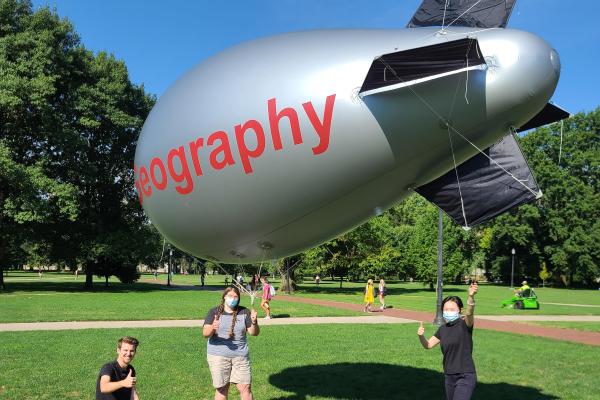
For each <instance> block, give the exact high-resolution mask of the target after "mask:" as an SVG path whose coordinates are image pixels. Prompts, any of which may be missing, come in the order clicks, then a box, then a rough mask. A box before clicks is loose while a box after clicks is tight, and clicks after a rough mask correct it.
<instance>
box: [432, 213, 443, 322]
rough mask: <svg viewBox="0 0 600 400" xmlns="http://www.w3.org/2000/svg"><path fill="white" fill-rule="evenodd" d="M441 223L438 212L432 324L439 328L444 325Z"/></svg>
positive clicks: (440, 215)
mask: <svg viewBox="0 0 600 400" xmlns="http://www.w3.org/2000/svg"><path fill="white" fill-rule="evenodd" d="M443 234H444V232H443V223H442V210H441V209H440V210H439V217H438V243H437V253H438V259H437V305H436V307H435V319H434V320H433V323H434V324H435V325H437V326H440V325H442V324H443V323H444V319H443V317H442V294H443V293H442V290H443V289H442V263H443V258H442V242H443Z"/></svg>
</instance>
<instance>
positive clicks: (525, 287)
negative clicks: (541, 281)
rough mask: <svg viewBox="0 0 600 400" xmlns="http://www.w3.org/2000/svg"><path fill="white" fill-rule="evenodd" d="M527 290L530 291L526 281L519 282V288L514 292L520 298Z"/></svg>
mask: <svg viewBox="0 0 600 400" xmlns="http://www.w3.org/2000/svg"><path fill="white" fill-rule="evenodd" d="M528 289H531V287H530V286H529V285H528V284H527V281H523V282H521V287H520V288H518V289H516V290H515V294H516V295H517V296H519V297H521V296H522V295H523V292H525V291H526V290H528Z"/></svg>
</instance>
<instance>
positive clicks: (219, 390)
mask: <svg viewBox="0 0 600 400" xmlns="http://www.w3.org/2000/svg"><path fill="white" fill-rule="evenodd" d="M239 302H240V291H239V290H238V289H237V288H236V287H231V286H229V287H227V288H225V290H224V291H223V295H222V296H221V304H219V305H218V306H217V307H214V308H212V309H211V310H209V312H208V314H207V315H206V318H205V319H204V326H203V327H202V334H203V336H204V337H205V338H207V339H208V343H207V345H206V358H207V361H208V367H209V369H210V374H211V376H212V381H213V386H214V388H215V397H214V398H215V400H226V399H227V397H228V394H229V386H230V383H235V384H236V386H237V388H238V390H239V391H240V395H241V398H242V400H252V399H253V395H252V387H251V383H252V374H251V366H250V357H249V351H248V343H247V339H246V334H249V335H252V336H258V334H259V332H260V328H259V326H258V319H257V313H256V310H252V311H250V310H248V309H247V308H245V307H242V306H240V304H239Z"/></svg>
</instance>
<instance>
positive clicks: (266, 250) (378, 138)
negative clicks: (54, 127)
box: [135, 28, 560, 263]
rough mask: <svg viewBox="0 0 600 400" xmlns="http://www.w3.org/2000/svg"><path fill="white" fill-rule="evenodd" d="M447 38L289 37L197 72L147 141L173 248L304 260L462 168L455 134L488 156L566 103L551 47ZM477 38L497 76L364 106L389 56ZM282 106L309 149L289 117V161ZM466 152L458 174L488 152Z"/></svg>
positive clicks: (508, 39) (150, 202)
mask: <svg viewBox="0 0 600 400" xmlns="http://www.w3.org/2000/svg"><path fill="white" fill-rule="evenodd" d="M437 31H438V30H437V29H431V28H421V29H403V30H337V31H311V32H301V33H293V34H286V35H281V36H277V37H271V38H266V39H260V40H256V41H252V42H249V43H244V44H241V45H238V46H236V47H233V48H231V49H229V50H227V51H225V52H223V53H221V54H218V55H217V56H215V57H212V58H210V59H208V60H206V61H205V62H203V63H202V64H200V65H198V66H197V67H195V68H194V69H192V70H191V71H189V72H188V73H187V74H185V75H184V76H183V77H182V78H180V79H179V80H178V81H177V82H176V83H175V84H174V85H173V86H172V87H171V88H170V89H169V90H168V91H167V92H166V93H165V94H164V96H163V97H161V98H160V100H159V101H158V102H157V104H156V106H155V107H154V109H153V110H152V112H151V113H150V115H149V117H148V119H147V120H146V123H145V125H144V128H143V131H142V134H141V135H140V139H139V142H138V147H137V151H136V157H135V168H136V180H137V185H136V186H137V189H138V192H141V194H142V195H141V201H142V205H143V207H144V209H145V211H146V212H147V214H148V215H149V217H150V219H151V221H152V223H153V224H155V226H156V227H157V228H158V229H159V230H160V232H161V233H163V234H164V235H165V237H166V238H167V239H168V240H169V241H170V242H171V243H173V244H174V245H176V246H177V247H179V248H181V249H182V250H184V251H186V252H189V253H191V254H194V255H196V256H198V257H202V258H213V259H217V260H219V261H224V262H244V263H247V262H252V261H260V260H263V259H264V260H267V259H274V258H280V257H284V256H288V255H291V254H295V253H298V252H300V251H302V250H304V249H306V248H309V247H312V246H315V245H317V244H319V243H322V242H324V241H326V240H328V239H331V238H333V237H335V236H337V235H339V234H341V233H343V232H345V231H347V230H349V229H351V228H353V227H355V226H357V225H359V224H360V223H362V222H364V221H365V220H367V219H368V218H370V217H371V216H373V215H376V214H379V213H381V212H382V210H385V209H387V208H389V207H391V206H392V205H393V204H394V203H395V202H397V201H399V200H400V199H402V198H403V197H405V196H406V195H408V194H409V193H410V191H409V190H407V188H410V187H415V186H418V185H422V184H425V183H427V182H429V181H431V180H433V179H435V178H437V177H439V176H441V175H442V174H444V173H445V172H447V171H449V170H450V169H451V168H453V161H452V153H451V151H450V145H449V141H448V131H447V125H446V124H448V123H449V124H451V125H452V127H454V128H455V129H456V130H458V131H459V132H461V134H463V135H465V136H466V137H468V138H469V140H471V141H472V142H474V143H475V144H476V145H477V146H479V147H480V148H485V147H487V146H489V145H491V144H492V143H494V142H495V141H496V140H498V139H500V138H501V137H502V136H504V135H505V134H506V133H507V131H508V128H509V127H511V126H515V127H518V126H520V125H522V124H523V123H525V122H526V121H528V120H529V119H530V118H531V117H533V116H534V115H535V114H536V113H537V112H538V111H540V110H541V109H542V108H543V106H544V105H545V104H546V103H547V102H548V100H549V99H550V97H551V96H552V93H553V92H554V89H555V87H556V84H557V81H558V77H559V74H560V60H559V59H558V55H557V53H556V52H555V51H554V50H553V49H552V48H551V47H550V46H549V45H548V44H547V43H546V42H544V41H543V40H542V39H540V38H539V37H537V36H535V35H533V34H531V33H527V32H523V31H517V30H507V29H488V30H481V31H473V30H472V29H471V28H454V29H452V32H447V33H446V34H444V35H439V34H437V33H436V32H437ZM466 36H468V37H474V38H477V39H478V41H479V45H480V48H481V51H482V53H483V56H484V57H485V59H486V63H487V68H485V69H481V70H476V71H469V72H468V73H460V74H455V75H451V76H447V77H444V78H439V79H436V80H432V81H428V82H423V83H419V84H416V85H413V86H409V87H406V88H402V89H398V90H392V91H387V92H384V93H377V94H373V95H370V96H364V97H359V96H358V95H357V93H358V90H359V88H360V86H361V85H362V82H363V80H364V78H365V76H366V74H367V71H368V69H369V67H370V65H371V62H372V61H373V59H374V58H375V57H377V56H379V55H382V54H385V53H390V52H394V51H401V50H406V49H410V48H415V47H421V46H426V45H430V44H435V43H441V42H444V41H450V40H457V39H460V38H463V37H466ZM333 95H335V99H334V101H333V102H331V100H332V96H333ZM328 96H329V100H330V101H329V106H327V102H326V99H327V98H328ZM270 99H275V110H276V112H280V111H281V110H282V109H284V108H288V107H289V108H293V110H294V111H295V112H296V114H297V116H298V121H299V127H300V132H301V142H299V141H298V140H297V139H298V138H296V143H295V142H294V140H293V137H292V130H291V127H290V126H291V124H290V121H289V119H288V118H286V117H283V118H281V119H280V120H279V121H278V124H277V126H278V127H279V130H280V137H281V148H280V149H279V150H275V148H276V147H277V146H276V145H275V144H274V143H275V141H276V140H274V139H273V130H272V129H271V127H270V123H269V110H268V101H269V100H270ZM467 100H468V103H467ZM309 102H310V105H308V106H307V107H305V106H303V104H305V103H309ZM311 107H312V109H311ZM328 107H329V108H328ZM311 111H312V120H311ZM327 111H329V113H330V116H331V126H330V129H329V130H328V129H327V127H326V125H327V124H326V116H327ZM315 118H316V119H315ZM247 121H255V122H251V123H250V125H247V127H248V126H251V127H253V128H256V127H257V125H256V123H258V124H260V127H261V128H262V130H263V132H264V149H263V150H262V151H258V150H260V149H261V147H262V145H261V141H260V140H259V138H260V136H261V135H260V134H259V133H257V132H256V130H255V129H253V128H248V129H246V130H242V126H243V125H244V124H245V123H246V122H247ZM236 126H238V130H239V132H242V134H241V136H240V135H237V136H236V128H235V127H236ZM216 131H223V132H225V134H226V136H227V138H228V141H229V148H230V149H231V156H232V159H233V162H234V163H233V164H227V165H225V166H224V167H223V168H222V169H215V168H213V166H212V165H211V163H210V159H211V154H212V156H213V157H216V158H215V159H214V161H216V165H217V164H218V162H219V161H223V160H224V159H225V153H223V152H222V151H221V152H220V153H218V154H217V150H216V148H217V147H219V148H220V150H223V149H224V148H225V147H226V146H225V145H224V144H223V141H222V140H221V139H219V140H215V141H214V142H213V143H212V145H208V143H207V142H208V138H209V137H210V136H211V135H212V134H213V132H216ZM239 132H238V133H239ZM223 136H224V134H221V136H220V137H221V138H222V137H223ZM217 137H219V136H218V135H217V136H214V137H213V139H214V138H217ZM199 138H202V139H203V145H202V146H201V147H199V148H198V149H196V148H194V149H192V148H191V146H190V145H189V143H190V142H195V141H197V140H198V139H199ZM327 139H328V140H329V141H328V143H326V140H327ZM240 143H241V145H242V147H243V149H244V148H245V149H247V150H243V149H242V150H240V148H239V145H240ZM453 143H454V149H455V155H456V158H457V160H456V161H457V163H461V162H463V161H465V160H467V159H469V158H470V157H472V156H473V155H475V154H476V152H477V150H476V149H475V148H474V147H472V146H471V145H469V144H468V143H467V142H466V141H464V140H463V139H461V138H460V137H459V136H457V135H456V134H455V135H454V136H453ZM180 146H181V148H180ZM172 149H175V152H174V153H171V157H169V152H170V151H171V150H172ZM177 149H179V150H177ZM253 149H257V151H256V154H255V156H254V157H252V156H248V157H246V158H247V160H246V162H245V163H244V162H243V160H242V157H241V154H242V152H244V154H249V153H252V150H253ZM195 150H196V154H197V161H198V163H199V165H200V168H201V170H202V171H201V175H198V174H197V172H198V171H197V169H195V166H194V165H195V164H194V160H193V153H194V152H195ZM177 151H179V152H177ZM153 159H154V160H155V161H154V164H153V170H154V177H155V178H156V179H155V181H156V182H155V183H158V186H159V187H161V186H165V187H164V188H162V190H161V189H160V188H157V187H156V185H154V184H153V182H152V180H151V179H149V178H148V181H146V180H145V179H143V178H144V177H143V176H142V175H141V174H140V169H141V168H144V169H145V171H146V173H147V174H149V173H150V170H151V169H152V168H151V162H152V160H153ZM169 159H170V160H171V163H170V164H171V165H169ZM156 160H159V161H160V162H159V161H156ZM161 163H162V166H163V168H164V171H163V172H161V166H160V164H161ZM183 163H186V164H187V166H188V170H189V175H186V174H185V173H184V172H185V171H184V169H182V164H183ZM221 165H223V164H221ZM249 169H251V171H249ZM171 174H172V175H171ZM173 176H174V177H175V178H174V177H173ZM163 177H164V178H165V179H164V180H163V179H161V178H163ZM176 178H177V179H178V180H180V182H177V181H176V180H177V179H176ZM142 182H143V183H144V184H142ZM142 187H143V188H144V190H141V188H142ZM150 190H151V191H152V192H151V193H150ZM182 192H185V193H182Z"/></svg>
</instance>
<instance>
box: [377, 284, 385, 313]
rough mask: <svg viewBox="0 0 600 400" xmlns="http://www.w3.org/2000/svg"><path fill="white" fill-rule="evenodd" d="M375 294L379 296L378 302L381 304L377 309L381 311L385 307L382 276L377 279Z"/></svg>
mask: <svg viewBox="0 0 600 400" xmlns="http://www.w3.org/2000/svg"><path fill="white" fill-rule="evenodd" d="M377 295H378V297H379V304H381V306H380V307H379V309H380V310H381V311H383V310H384V309H385V295H386V289H385V281H384V280H383V278H381V279H380V280H379V288H378V291H377Z"/></svg>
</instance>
